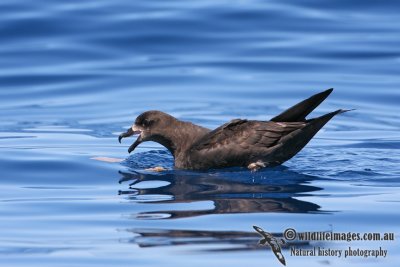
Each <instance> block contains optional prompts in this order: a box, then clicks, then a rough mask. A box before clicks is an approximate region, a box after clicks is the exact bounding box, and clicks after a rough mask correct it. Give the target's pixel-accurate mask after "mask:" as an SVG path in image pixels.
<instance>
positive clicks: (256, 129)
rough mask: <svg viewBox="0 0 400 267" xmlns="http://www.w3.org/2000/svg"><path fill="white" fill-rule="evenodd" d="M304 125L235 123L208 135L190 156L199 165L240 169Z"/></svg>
mask: <svg viewBox="0 0 400 267" xmlns="http://www.w3.org/2000/svg"><path fill="white" fill-rule="evenodd" d="M304 125H305V123H304V122H289V123H284V122H272V121H248V120H240V119H236V120H233V121H231V122H229V123H226V124H224V125H222V126H220V127H218V128H216V129H215V130H213V131H211V132H209V133H208V134H206V135H205V136H204V137H202V138H201V139H200V140H198V141H197V142H196V143H194V144H193V146H192V147H191V149H190V151H191V156H192V157H195V160H194V162H199V164H202V163H204V162H205V161H211V162H212V163H213V164H216V165H219V166H221V165H226V166H230V165H232V166H233V165H237V164H243V163H244V162H247V161H248V160H250V159H251V158H253V157H255V156H257V155H258V154H262V153H265V150H266V149H268V148H271V147H273V146H274V145H276V144H278V143H279V140H280V139H281V138H282V137H284V136H286V135H287V134H289V133H291V132H293V131H294V130H297V129H300V128H302V127H304Z"/></svg>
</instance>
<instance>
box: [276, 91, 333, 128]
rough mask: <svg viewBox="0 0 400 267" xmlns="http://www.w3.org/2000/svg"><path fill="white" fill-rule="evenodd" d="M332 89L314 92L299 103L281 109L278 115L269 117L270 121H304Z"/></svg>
mask: <svg viewBox="0 0 400 267" xmlns="http://www.w3.org/2000/svg"><path fill="white" fill-rule="evenodd" d="M332 91H333V89H332V88H331V89H328V90H326V91H323V92H321V93H318V94H315V95H313V96H311V97H309V98H307V99H305V100H303V101H301V102H300V103H297V104H296V105H294V106H293V107H291V108H288V109H287V110H285V111H283V112H282V113H281V114H279V115H278V116H275V117H273V118H272V119H271V121H277V122H279V121H285V122H288V121H305V119H306V117H307V115H308V114H310V113H311V112H312V111H313V110H314V109H315V108H316V107H317V106H318V105H319V104H321V103H322V101H324V100H325V98H327V97H328V96H329V95H330V93H332Z"/></svg>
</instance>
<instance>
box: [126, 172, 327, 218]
mask: <svg viewBox="0 0 400 267" xmlns="http://www.w3.org/2000/svg"><path fill="white" fill-rule="evenodd" d="M120 173H121V175H122V178H121V180H120V182H127V181H130V190H128V191H120V194H126V195H127V196H128V197H129V198H130V199H131V200H135V201H138V202H146V203H159V204H161V203H166V204H167V203H168V204H169V205H168V208H171V206H172V205H171V204H173V203H189V202H196V201H212V202H213V204H214V205H213V207H211V208H210V209H205V210H198V209H196V210H173V209H170V210H164V211H149V212H142V213H140V214H138V216H137V218H146V219H158V218H163V219H166V218H168V219H177V218H185V217H193V216H200V215H208V214H229V213H257V212H262V213H264V212H290V213H307V212H319V211H320V206H318V205H317V204H314V203H311V202H307V201H302V200H298V199H296V198H295V197H298V196H308V195H311V194H312V192H315V191H318V190H321V188H319V187H316V186H312V185H310V184H309V183H310V181H312V180H315V179H318V178H316V177H313V176H309V175H304V174H299V173H296V172H292V171H290V170H288V169H287V168H285V167H282V166H281V167H277V168H274V169H269V170H265V171H259V172H255V173H250V172H248V171H243V170H235V171H224V172H209V173H199V172H183V171H173V172H172V171H171V172H167V173H161V174H150V173H138V172H120ZM149 181H154V182H156V181H159V182H164V183H163V185H162V186H159V183H155V184H157V186H156V187H152V188H140V187H141V186H140V185H141V184H142V183H143V182H149ZM146 196H148V198H146ZM155 196H159V197H155ZM162 214H164V216H163V215H162ZM152 215H154V216H152Z"/></svg>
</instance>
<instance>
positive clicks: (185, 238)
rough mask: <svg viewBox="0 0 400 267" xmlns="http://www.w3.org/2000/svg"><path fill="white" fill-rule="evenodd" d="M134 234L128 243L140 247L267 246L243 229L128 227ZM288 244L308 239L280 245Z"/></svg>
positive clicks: (225, 249) (236, 248) (300, 243)
mask: <svg viewBox="0 0 400 267" xmlns="http://www.w3.org/2000/svg"><path fill="white" fill-rule="evenodd" d="M128 232H131V233H133V234H134V235H135V237H134V238H133V239H130V240H129V242H130V243H134V244H137V245H138V246H139V247H142V248H149V247H160V246H184V245H192V246H193V245H197V246H202V245H212V248H210V246H208V248H203V249H200V250H202V251H209V252H229V251H241V250H256V249H263V250H266V249H267V248H266V247H265V246H264V247H262V246H259V244H258V242H259V240H260V235H259V234H257V233H256V232H245V231H194V230H171V229H169V230H166V229H129V230H128ZM271 234H272V235H273V236H274V237H275V238H277V239H281V238H283V235H282V233H271ZM290 246H296V247H308V246H310V243H309V242H308V241H291V242H290V243H285V244H284V245H282V249H284V250H286V249H289V248H290Z"/></svg>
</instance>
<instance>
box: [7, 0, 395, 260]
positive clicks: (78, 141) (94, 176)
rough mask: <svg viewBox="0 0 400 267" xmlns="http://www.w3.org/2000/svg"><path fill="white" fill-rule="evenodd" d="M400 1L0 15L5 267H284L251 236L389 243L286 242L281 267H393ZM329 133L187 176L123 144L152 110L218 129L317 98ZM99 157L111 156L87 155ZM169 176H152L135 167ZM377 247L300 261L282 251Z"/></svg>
mask: <svg viewBox="0 0 400 267" xmlns="http://www.w3.org/2000/svg"><path fill="white" fill-rule="evenodd" d="M399 8H400V5H399V2H397V1H370V0H367V1H333V2H325V1H313V0H302V1H256V0H249V1H239V0H237V1H207V0H206V1H197V0H195V1H157V0H156V1H127V0H114V1H100V0H97V1H93V0H86V1H66V0H58V1H50V0H35V1H22V0H12V1H11V0H2V1H1V3H0V40H1V42H0V116H1V120H0V171H1V178H0V192H1V193H0V265H1V266H30V267H32V266H41V267H44V266H52V267H54V266H57V267H58V266H68V267H73V266H161V265H162V266H188V265H190V266H193V267H195V266H228V265H229V266H244V265H245V264H248V265H250V264H251V265H254V264H257V266H259V265H265V266H282V265H281V264H280V263H279V261H278V260H277V259H276V257H275V256H274V254H273V253H272V251H271V249H270V248H269V247H268V246H260V245H258V241H259V239H260V238H259V236H258V234H257V233H256V232H255V231H254V230H253V227H252V226H253V225H257V226H259V227H261V228H263V229H264V230H265V231H267V232H270V233H272V234H273V235H274V236H275V237H276V238H279V237H282V233H283V232H284V230H285V229H287V228H293V229H295V230H296V231H297V232H299V233H300V232H307V231H323V232H329V231H332V232H343V233H348V232H352V233H353V232H361V233H365V232H374V233H382V234H383V233H393V234H394V236H395V240H391V241H385V240H380V241H351V242H347V241H310V242H301V241H299V240H294V241H291V242H287V243H286V244H285V245H282V253H283V255H284V257H285V259H286V265H287V266H303V265H305V264H307V266H386V267H389V266H398V262H399V260H400V251H399V242H398V239H399V232H400V226H399V221H400V214H399V208H400V205H399V203H400V192H399V187H400V180H399V178H400V167H399V166H400V157H399V149H400V133H399V130H400V108H399V103H400V91H399V89H400V24H399V22H400V13H399V12H398V11H399ZM331 87H333V88H335V90H334V92H333V93H332V94H331V95H330V97H329V98H328V99H327V100H326V101H325V102H324V103H323V104H322V105H321V106H320V107H319V108H318V109H317V110H316V111H315V112H314V113H313V115H312V116H318V115H321V114H324V113H327V112H330V111H333V110H336V109H339V108H346V109H356V110H354V111H352V112H348V113H345V114H342V115H340V116H337V117H335V118H334V119H332V121H330V122H329V123H328V124H327V125H326V126H325V127H324V128H323V129H322V130H321V131H320V132H319V133H318V134H317V136H316V137H315V138H314V139H313V140H312V141H311V142H310V143H309V144H308V145H307V146H306V147H305V148H304V149H303V150H302V151H301V152H300V153H299V154H298V155H297V156H296V157H294V158H293V159H291V160H289V161H288V162H286V163H285V164H284V165H283V166H279V167H276V168H271V169H263V170H261V171H258V172H253V173H252V172H249V171H247V170H245V169H240V168H234V169H228V170H211V171H209V172H190V171H177V170H173V168H172V165H173V159H172V157H171V155H170V154H169V153H168V152H167V151H166V150H165V149H164V148H163V147H161V146H160V145H158V144H156V143H145V144H142V145H141V146H139V147H138V148H137V149H136V150H135V152H134V153H133V154H131V155H129V154H128V153H127V148H128V146H129V145H130V141H132V142H133V139H131V140H129V141H128V139H124V141H123V143H122V144H119V143H118V141H117V136H118V134H119V133H121V132H123V131H125V129H126V128H128V127H129V126H130V125H131V124H132V122H133V121H134V119H135V117H136V116H137V115H139V114H140V113H141V112H143V111H146V110H150V109H158V110H162V111H165V112H168V113H170V114H172V115H174V116H176V117H177V118H179V119H182V120H188V121H192V122H194V123H197V124H200V125H203V126H206V127H209V128H214V127H217V126H218V125H220V124H222V123H224V122H226V121H229V120H231V119H234V118H250V119H260V120H267V119H269V118H271V117H272V116H274V115H276V114H278V113H280V112H281V111H282V110H284V109H285V108H287V107H289V106H291V105H293V104H295V103H296V102H298V101H300V100H302V99H304V98H306V97H308V96H310V95H312V94H314V93H317V92H319V91H322V90H325V89H327V88H331ZM99 157H107V158H116V159H122V162H106V161H101V160H96V158H97V159H98V158H99ZM155 166H163V167H164V168H166V169H167V170H166V171H164V172H159V173H156V172H152V171H148V170H146V169H147V168H151V167H155ZM292 247H297V248H299V249H304V250H306V249H310V248H313V247H321V248H325V249H332V250H333V249H338V250H342V251H345V250H346V249H348V248H349V247H351V249H358V248H359V249H363V250H368V249H369V250H375V249H378V250H379V249H385V250H387V255H386V257H372V256H371V257H363V256H351V257H347V258H344V257H343V256H342V257H337V256H318V257H317V256H296V255H292V251H291V248H292Z"/></svg>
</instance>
